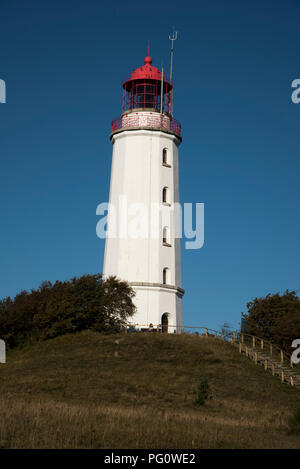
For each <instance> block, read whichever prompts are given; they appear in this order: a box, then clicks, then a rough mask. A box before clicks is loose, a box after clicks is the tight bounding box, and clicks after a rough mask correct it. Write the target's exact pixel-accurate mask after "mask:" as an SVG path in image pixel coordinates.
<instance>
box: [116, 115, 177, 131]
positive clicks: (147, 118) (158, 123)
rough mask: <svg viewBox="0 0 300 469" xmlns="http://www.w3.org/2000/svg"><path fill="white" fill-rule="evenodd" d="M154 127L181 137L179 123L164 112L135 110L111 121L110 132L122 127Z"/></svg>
mask: <svg viewBox="0 0 300 469" xmlns="http://www.w3.org/2000/svg"><path fill="white" fill-rule="evenodd" d="M145 128H146V129H155V130H164V131H167V132H172V133H174V134H176V135H178V136H179V137H181V124H180V122H178V121H177V120H176V119H173V118H171V117H169V116H167V115H165V114H159V113H155V112H154V113H153V114H152V115H151V113H150V115H149V114H148V112H147V114H146V113H143V112H135V113H129V114H125V115H123V116H120V117H117V118H116V119H114V120H113V121H112V125H111V133H112V134H113V133H114V132H116V131H118V130H122V129H145Z"/></svg>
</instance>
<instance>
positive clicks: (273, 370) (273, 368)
mask: <svg viewBox="0 0 300 469" xmlns="http://www.w3.org/2000/svg"><path fill="white" fill-rule="evenodd" d="M272 375H273V376H275V365H274V363H272Z"/></svg>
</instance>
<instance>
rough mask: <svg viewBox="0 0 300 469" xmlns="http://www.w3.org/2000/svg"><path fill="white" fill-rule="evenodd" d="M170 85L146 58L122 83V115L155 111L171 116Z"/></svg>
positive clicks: (150, 59)
mask: <svg viewBox="0 0 300 469" xmlns="http://www.w3.org/2000/svg"><path fill="white" fill-rule="evenodd" d="M171 93H172V85H171V83H169V82H168V81H167V80H165V77H164V74H163V72H161V71H160V70H159V69H158V68H156V67H153V65H152V58H151V57H149V56H147V57H145V60H144V65H143V66H142V67H139V68H137V69H136V70H135V71H134V72H133V73H131V77H130V78H129V79H128V80H125V82H123V114H124V113H128V112H131V111H136V110H147V111H156V112H160V113H164V114H168V115H171V98H172V95H171Z"/></svg>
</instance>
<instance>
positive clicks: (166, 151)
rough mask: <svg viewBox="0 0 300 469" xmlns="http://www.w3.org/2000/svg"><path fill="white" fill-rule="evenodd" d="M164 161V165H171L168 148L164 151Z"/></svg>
mask: <svg viewBox="0 0 300 469" xmlns="http://www.w3.org/2000/svg"><path fill="white" fill-rule="evenodd" d="M162 160H163V164H164V165H166V166H167V165H169V161H168V150H167V149H166V148H164V149H163V154H162Z"/></svg>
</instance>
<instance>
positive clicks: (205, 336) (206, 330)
mask: <svg viewBox="0 0 300 469" xmlns="http://www.w3.org/2000/svg"><path fill="white" fill-rule="evenodd" d="M207 335H208V333H207V328H205V337H207Z"/></svg>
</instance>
